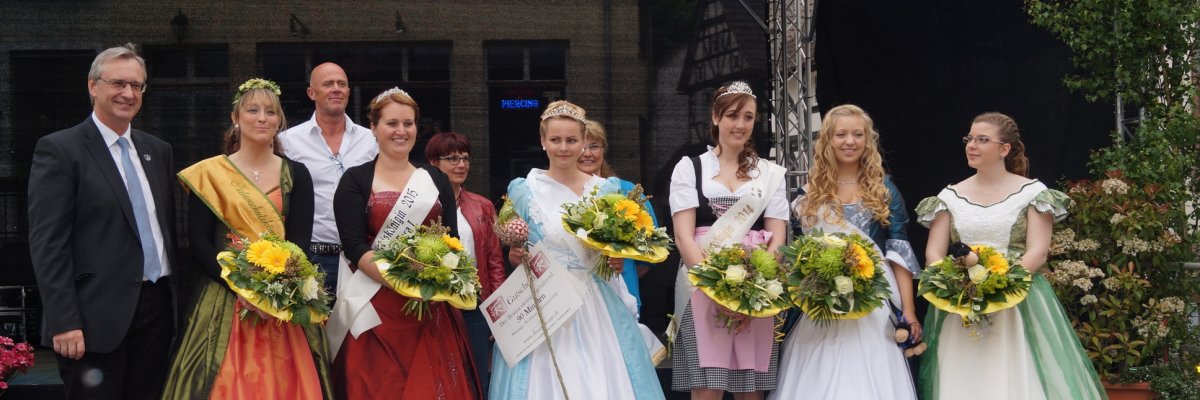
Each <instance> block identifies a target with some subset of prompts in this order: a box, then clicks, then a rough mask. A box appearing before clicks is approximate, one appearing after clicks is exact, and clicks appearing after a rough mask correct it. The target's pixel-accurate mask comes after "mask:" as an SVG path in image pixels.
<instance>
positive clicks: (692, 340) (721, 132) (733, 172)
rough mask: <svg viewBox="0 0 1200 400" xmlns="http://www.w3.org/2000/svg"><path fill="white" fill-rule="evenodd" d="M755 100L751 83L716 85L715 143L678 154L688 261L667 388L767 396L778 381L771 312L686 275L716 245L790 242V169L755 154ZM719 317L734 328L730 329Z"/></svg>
mask: <svg viewBox="0 0 1200 400" xmlns="http://www.w3.org/2000/svg"><path fill="white" fill-rule="evenodd" d="M755 100H756V97H755V96H754V92H752V91H751V90H750V85H748V84H746V83H745V82H741V81H737V82H733V83H731V84H729V85H727V86H723V87H721V88H719V89H717V91H716V92H715V93H713V101H712V112H711V117H712V125H711V128H709V136H710V137H711V139H712V141H713V144H714V145H715V147H712V146H710V147H709V148H708V151H706V152H704V153H703V154H701V155H699V156H697V157H684V158H683V159H682V160H679V163H678V164H675V170H674V172H672V174H671V197H670V201H669V203H670V205H671V218H672V220H673V221H674V223H675V244H676V245H677V246H678V247H679V254H680V256H681V257H682V262H683V265H681V266H680V269H679V274H678V278H677V279H676V282H675V321H674V326H675V327H676V331H677V332H678V333H677V334H676V335H675V351H674V357H673V359H674V369H673V371H672V374H673V379H672V382H671V389H673V390H676V391H683V392H691V395H692V399H720V398H721V397H722V396H723V395H724V392H732V393H733V397H734V398H735V399H739V400H742V399H761V398H762V392H763V391H766V390H773V389H775V385H776V379H777V377H778V371H777V370H778V366H779V346H778V345H777V344H776V343H775V322H774V318H771V317H767V318H750V317H747V316H745V315H741V314H738V313H736V312H733V311H730V310H729V309H727V308H725V307H723V306H721V305H719V304H717V303H716V302H714V301H713V300H712V299H710V298H709V297H708V296H707V295H705V294H704V293H703V292H702V291H698V290H695V289H696V288H695V286H692V284H691V283H690V282H689V281H688V279H687V271H688V268H691V267H694V266H695V265H697V264H699V263H700V261H701V260H702V259H703V258H704V255H705V253H706V252H707V251H708V249H709V248H710V247H711V246H722V247H724V246H730V245H734V244H738V243H741V244H743V245H744V246H760V245H765V246H766V248H767V250H768V251H769V252H771V253H772V254H777V253H778V250H779V247H780V246H782V245H783V242H784V240H785V239H786V236H785V235H786V229H787V221H788V206H787V196H786V188H785V185H784V184H783V175H784V170H783V167H780V166H779V165H777V164H775V163H772V162H770V161H767V160H764V159H761V158H759V157H758V154H757V153H756V152H755V151H754V143H753V141H751V138H752V137H753V133H754V123H755V121H756V120H757V116H758V114H757V107H758V104H757V103H756V101H755ZM721 319H729V320H733V321H736V322H737V328H736V329H732V330H730V329H726V327H725V324H723V323H722V322H720V320H721Z"/></svg>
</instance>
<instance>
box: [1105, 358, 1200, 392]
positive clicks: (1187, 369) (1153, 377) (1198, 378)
mask: <svg viewBox="0 0 1200 400" xmlns="http://www.w3.org/2000/svg"><path fill="white" fill-rule="evenodd" d="M1197 363H1200V359H1198V358H1197V357H1195V356H1190V357H1184V356H1182V355H1176V356H1175V357H1172V358H1171V361H1167V362H1162V363H1156V364H1151V365H1148V366H1145V367H1141V368H1134V369H1132V370H1130V371H1129V373H1127V374H1125V375H1122V376H1121V380H1120V381H1121V382H1122V383H1129V382H1150V390H1153V391H1154V392H1155V393H1157V394H1158V399H1159V400H1193V399H1200V365H1197Z"/></svg>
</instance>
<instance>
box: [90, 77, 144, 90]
mask: <svg viewBox="0 0 1200 400" xmlns="http://www.w3.org/2000/svg"><path fill="white" fill-rule="evenodd" d="M96 80H97V81H100V82H104V83H107V84H108V86H109V87H111V88H113V90H125V87H126V86H129V87H132V88H133V91H134V92H137V93H146V87H147V86H149V85H147V84H145V83H142V82H126V81H122V80H115V81H110V80H108V79H104V78H96Z"/></svg>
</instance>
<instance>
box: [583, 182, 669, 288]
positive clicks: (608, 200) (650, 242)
mask: <svg viewBox="0 0 1200 400" xmlns="http://www.w3.org/2000/svg"><path fill="white" fill-rule="evenodd" d="M599 190H600V189H599V186H597V187H596V188H593V189H592V193H591V195H589V196H587V197H585V198H584V199H583V200H581V201H579V202H576V203H567V204H563V208H564V209H565V211H566V212H565V213H564V214H563V219H562V224H563V228H564V229H566V230H567V232H570V233H572V234H574V235H575V236H576V237H578V238H579V240H582V241H583V242H584V243H585V244H587V245H588V246H590V247H592V248H594V249H597V250H600V253H601V254H603V256H602V257H600V260H599V262H598V263H597V265H596V267H595V270H594V271H595V273H596V275H597V276H599V277H600V279H603V280H609V279H612V277H613V275H616V271H615V270H613V269H612V268H609V267H608V258H609V257H616V258H630V259H634V260H638V261H645V262H650V263H658V262H662V261H663V260H666V259H667V254H668V253H669V252H670V248H671V237H670V236H668V235H667V229H666V228H655V227H654V219H653V218H651V217H650V212H649V210H647V209H646V206H645V204H646V196H645V195H644V194H643V192H642V185H636V186H634V187H633V189H631V190H630V191H629V192H628V193H625V194H621V193H617V192H613V193H605V194H599Z"/></svg>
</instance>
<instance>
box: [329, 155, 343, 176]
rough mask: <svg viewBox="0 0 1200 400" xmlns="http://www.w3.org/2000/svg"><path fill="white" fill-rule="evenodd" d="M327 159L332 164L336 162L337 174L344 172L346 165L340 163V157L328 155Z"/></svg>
mask: <svg viewBox="0 0 1200 400" xmlns="http://www.w3.org/2000/svg"><path fill="white" fill-rule="evenodd" d="M329 160H330V161H333V163H334V164H337V169H338V174H339V175H340V174H342V173H345V172H346V165H345V164H342V159H341V158H340V157H338V156H329Z"/></svg>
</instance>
